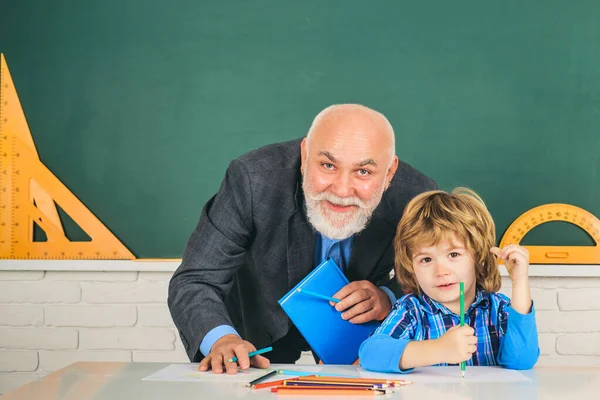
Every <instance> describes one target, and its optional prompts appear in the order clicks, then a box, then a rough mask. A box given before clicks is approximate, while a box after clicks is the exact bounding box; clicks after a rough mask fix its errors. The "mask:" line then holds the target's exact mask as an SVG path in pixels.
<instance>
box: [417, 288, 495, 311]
mask: <svg viewBox="0 0 600 400" xmlns="http://www.w3.org/2000/svg"><path fill="white" fill-rule="evenodd" d="M489 297H490V296H489V295H488V294H487V293H486V292H485V291H484V290H483V289H482V288H481V287H479V286H477V289H476V291H475V300H474V301H473V304H472V305H471V306H470V307H469V309H468V310H467V313H470V312H471V310H472V309H475V308H478V307H479V308H483V309H486V308H489V306H490V298H489ZM420 299H421V305H422V308H423V310H424V311H426V312H428V313H429V314H437V313H442V314H444V315H451V314H454V313H453V312H452V311H450V310H449V309H448V307H446V306H445V305H443V304H441V303H440V302H438V301H435V300H433V299H432V298H431V297H429V296H427V295H426V294H425V293H421V296H420Z"/></svg>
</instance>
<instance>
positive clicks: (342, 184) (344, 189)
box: [332, 174, 354, 197]
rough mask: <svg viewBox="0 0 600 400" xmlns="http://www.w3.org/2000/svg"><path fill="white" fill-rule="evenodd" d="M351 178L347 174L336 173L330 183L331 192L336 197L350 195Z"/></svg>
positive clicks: (351, 189)
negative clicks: (331, 183)
mask: <svg viewBox="0 0 600 400" xmlns="http://www.w3.org/2000/svg"><path fill="white" fill-rule="evenodd" d="M353 191H354V189H353V188H352V178H351V176H350V175H349V174H338V176H336V178H335V180H334V181H333V185H332V193H333V194H335V195H336V196H338V197H349V196H352V194H353Z"/></svg>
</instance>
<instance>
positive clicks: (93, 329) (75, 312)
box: [0, 271, 189, 395]
mask: <svg viewBox="0 0 600 400" xmlns="http://www.w3.org/2000/svg"><path fill="white" fill-rule="evenodd" d="M171 275H172V273H171V272H136V271H123V272H99V271H89V272H88V271H72V272H69V271H46V272H44V271H0V395H1V394H2V393H6V392H8V391H10V390H12V389H15V388H17V387H19V386H21V385H24V384H26V383H29V382H31V381H34V380H36V379H39V378H41V377H43V376H45V375H47V374H48V373H50V372H53V371H56V370H58V369H60V368H63V367H66V366H67V365H69V364H72V363H74V362H77V361H126V362H131V361H140V362H152V361H156V362H188V361H189V360H188V358H187V355H186V354H185V351H184V349H183V345H182V344H181V342H180V340H179V335H178V334H177V331H176V329H175V326H174V324H173V321H172V320H171V315H170V314H169V310H168V308H167V304H166V300H167V288H168V282H169V279H170V278H171Z"/></svg>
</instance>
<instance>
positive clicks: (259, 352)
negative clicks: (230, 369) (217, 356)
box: [227, 346, 273, 363]
mask: <svg viewBox="0 0 600 400" xmlns="http://www.w3.org/2000/svg"><path fill="white" fill-rule="evenodd" d="M271 350H273V348H272V347H271V346H269V347H265V348H264V349H260V350H256V351H251V352H250V353H248V357H253V356H257V355H259V354H263V353H268V352H269V351H271ZM237 360H238V358H237V357H233V358H230V359H229V360H227V362H230V363H231V362H236V361H237Z"/></svg>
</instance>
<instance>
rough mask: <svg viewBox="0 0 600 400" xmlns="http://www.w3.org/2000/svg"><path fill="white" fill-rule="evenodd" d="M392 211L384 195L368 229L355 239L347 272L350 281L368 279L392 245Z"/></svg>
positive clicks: (393, 227)
mask: <svg viewBox="0 0 600 400" xmlns="http://www.w3.org/2000/svg"><path fill="white" fill-rule="evenodd" d="M391 211H392V210H391V206H390V204H389V202H388V200H387V197H386V196H385V194H384V196H383V198H382V199H381V203H380V204H379V206H378V207H377V208H376V209H375V212H373V217H372V219H371V221H370V222H369V224H368V225H367V227H366V228H365V229H364V230H363V231H362V232H360V233H358V234H357V235H356V237H355V238H354V244H353V245H352V254H351V256H350V264H349V265H348V271H347V272H346V276H347V277H348V279H349V280H350V281H356V280H364V279H368V277H369V276H371V273H372V271H373V269H374V268H375V266H376V264H377V261H378V260H379V259H380V258H381V256H382V255H383V253H384V252H385V251H386V250H387V248H388V246H391V245H392V240H393V237H394V234H395V232H396V226H394V225H393V224H391V223H390V222H389V217H387V216H388V215H390V213H391Z"/></svg>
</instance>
